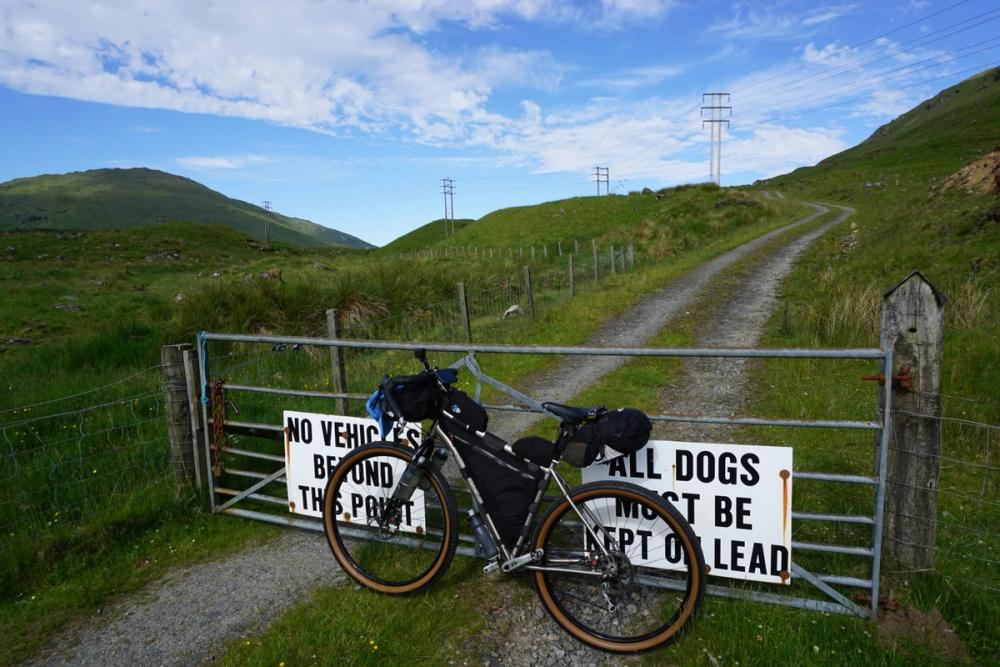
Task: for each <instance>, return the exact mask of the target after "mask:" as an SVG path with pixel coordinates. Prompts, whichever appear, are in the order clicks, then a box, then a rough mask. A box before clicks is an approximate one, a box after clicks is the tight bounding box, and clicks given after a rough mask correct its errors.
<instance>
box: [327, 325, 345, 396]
mask: <svg viewBox="0 0 1000 667" xmlns="http://www.w3.org/2000/svg"><path fill="white" fill-rule="evenodd" d="M326 337H327V338H329V339H330V340H338V339H339V338H340V311H339V310H337V309H336V308H331V309H330V310H328V311H326ZM330 371H331V373H332V374H333V391H334V392H336V393H338V394H343V393H345V392H346V391H347V374H346V371H345V369H344V352H343V350H341V349H340V348H339V347H337V346H335V345H331V346H330ZM334 406H335V407H336V409H337V414H339V415H346V414H347V399H346V398H336V399H334Z"/></svg>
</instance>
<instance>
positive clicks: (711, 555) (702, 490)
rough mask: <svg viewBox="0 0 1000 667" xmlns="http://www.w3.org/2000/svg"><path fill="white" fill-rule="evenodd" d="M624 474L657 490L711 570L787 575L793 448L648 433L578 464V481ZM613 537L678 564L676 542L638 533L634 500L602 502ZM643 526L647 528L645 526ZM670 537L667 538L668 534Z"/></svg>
mask: <svg viewBox="0 0 1000 667" xmlns="http://www.w3.org/2000/svg"><path fill="white" fill-rule="evenodd" d="M604 480H625V481H629V482H634V483H636V484H639V485H640V486H644V487H646V488H647V489H650V490H651V491H655V492H656V493H658V494H660V495H662V496H663V497H664V498H666V499H667V500H669V501H670V503H671V504H672V505H673V506H674V507H676V508H677V510H678V511H679V512H680V513H681V514H682V515H684V517H685V518H687V520H688V522H690V524H691V526H692V527H693V528H694V531H695V533H696V534H697V535H698V538H699V540H700V541H701V548H702V551H703V552H704V554H705V562H706V564H707V565H708V566H709V574H712V575H715V576H718V577H729V578H732V579H744V580H747V581H764V582H769V583H775V584H790V583H791V576H790V573H791V567H792V563H791V556H792V448H791V447H757V446H749V445H724V444H712V443H701V442H674V441H670V440H651V441H650V442H649V444H647V445H646V447H645V448H643V449H641V450H639V451H638V452H636V453H635V454H632V455H630V456H620V457H618V458H615V459H612V460H610V461H608V462H605V463H598V464H595V465H593V466H591V467H589V468H586V469H584V471H583V481H584V482H596V481H604ZM612 512H613V513H614V515H615V516H616V517H617V518H619V519H626V521H625V522H624V523H623V522H621V521H616V522H611V523H614V525H615V526H616V530H617V531H618V532H619V533H620V536H619V538H618V540H619V543H627V544H629V545H637V546H638V547H639V548H640V550H636V549H633V551H636V553H638V554H639V555H640V557H641V558H642V559H645V561H646V562H647V564H648V565H649V566H650V567H663V568H664V569H671V568H672V567H674V566H677V567H680V565H679V562H680V553H679V552H680V547H679V545H678V544H676V539H675V538H673V536H672V535H671V536H668V538H667V539H666V540H665V541H664V540H663V539H662V538H661V539H660V540H656V539H653V538H652V537H650V536H646V535H643V534H642V531H641V526H642V517H638V516H637V508H629V507H623V506H616V507H615V508H610V507H609V508H608V517H609V518H610V517H611V513H612ZM646 532H647V533H648V531H646ZM672 539H673V540H674V542H671V540H672Z"/></svg>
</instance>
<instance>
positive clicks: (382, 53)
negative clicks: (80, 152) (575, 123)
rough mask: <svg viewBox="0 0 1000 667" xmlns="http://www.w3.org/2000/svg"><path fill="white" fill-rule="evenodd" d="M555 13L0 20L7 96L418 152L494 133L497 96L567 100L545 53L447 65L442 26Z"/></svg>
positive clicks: (125, 10) (19, 13)
mask: <svg viewBox="0 0 1000 667" xmlns="http://www.w3.org/2000/svg"><path fill="white" fill-rule="evenodd" d="M551 11H554V10H553V9H552V7H551V5H550V3H549V2H547V1H545V0H473V1H466V2H462V3H450V2H445V1H444V0H437V1H433V0H396V1H394V2H393V1H389V0H372V1H371V2H367V3H361V2H337V3H333V4H331V3H318V2H312V1H310V0H298V1H290V2H285V3H281V4H277V3H273V2H269V1H265V0H258V2H255V3H251V4H248V3H245V2H243V3H221V4H219V3H217V4H209V3H203V2H178V1H176V0H148V1H146V2H143V3H140V4H139V5H136V4H135V3H133V2H125V1H124V0H108V1H107V2H105V3H102V4H99V5H98V4H91V3H84V2H76V3H66V2H63V1H60V0H37V1H35V2H21V3H17V4H16V5H11V4H7V6H6V7H4V8H2V9H0V25H2V26H3V27H2V28H0V83H2V84H4V85H7V86H9V87H12V88H14V89H17V90H20V91H23V92H27V93H34V94H45V95H57V96H63V97H70V98H75V99H81V100H87V101H95V102H105V103H110V104H118V105H124V106H139V107H151V108H162V109H171V110H176V111H183V112H194V113H210V114H218V115H228V116H240V117H246V118H253V119H259V120H267V121H271V122H275V123H280V124H285V125H291V126H296V127H303V128H308V129H312V130H317V131H321V132H334V133H339V132H344V131H351V130H359V131H364V132H371V131H386V130H390V129H402V130H404V131H406V132H408V133H411V134H412V135H413V136H414V137H415V138H416V139H417V140H421V141H439V140H442V139H443V138H446V137H455V136H462V134H463V133H464V132H466V131H468V126H469V125H474V124H476V123H483V122H490V121H491V116H490V114H488V113H487V112H486V103H487V101H488V99H489V98H490V95H491V94H492V93H493V92H494V90H495V89H496V88H497V87H502V86H526V87H530V86H537V87H549V88H551V87H554V86H557V85H558V83H559V80H560V77H561V72H560V68H559V65H558V64H557V63H556V62H555V61H554V59H553V58H552V56H551V55H550V54H548V53H546V52H542V51H537V50H536V51H515V50H500V49H484V50H482V51H480V52H478V53H474V54H472V55H471V56H468V57H466V58H461V57H459V56H448V55H443V54H441V53H439V52H436V51H434V50H432V49H431V48H430V47H428V46H426V45H425V44H424V43H423V42H422V41H421V40H420V39H419V37H418V35H419V34H420V33H423V32H426V31H428V30H431V29H433V28H434V27H435V26H437V25H438V24H440V23H441V22H443V21H457V22H460V23H465V24H466V25H467V26H469V27H472V28H476V27H487V26H490V25H492V24H494V23H495V22H496V21H499V20H500V19H501V18H502V17H505V16H508V15H510V16H515V17H520V18H531V17H534V16H538V15H542V14H545V13H546V12H551Z"/></svg>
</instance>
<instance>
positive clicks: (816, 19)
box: [802, 5, 857, 26]
mask: <svg viewBox="0 0 1000 667" xmlns="http://www.w3.org/2000/svg"><path fill="white" fill-rule="evenodd" d="M856 7H857V5H832V6H829V7H823V8H821V9H817V10H813V12H812V13H811V14H810V15H809V16H807V17H806V18H804V19H802V25H804V26H814V25H819V24H820V23H826V22H827V21H833V20H834V19H839V18H840V17H841V16H844V15H845V14H849V13H850V12H851V11H853V10H854V9H855V8H856Z"/></svg>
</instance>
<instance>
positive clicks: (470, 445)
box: [323, 350, 706, 653]
mask: <svg viewBox="0 0 1000 667" xmlns="http://www.w3.org/2000/svg"><path fill="white" fill-rule="evenodd" d="M416 356H417V358H418V359H419V360H420V361H421V362H423V365H424V371H423V372H421V373H419V374H417V375H412V376H397V377H392V378H386V379H385V380H384V381H383V382H382V384H381V385H380V387H379V389H378V390H376V392H375V394H373V395H372V398H371V399H369V402H368V407H369V412H371V413H372V414H373V416H374V417H376V419H377V420H379V421H380V422H381V424H382V427H383V436H384V434H385V433H386V432H387V430H388V429H389V428H401V427H402V426H403V425H404V424H406V423H407V422H413V421H419V420H424V419H429V420H431V426H430V428H429V429H428V430H427V436H426V437H424V438H423V439H422V441H421V442H420V443H419V444H414V446H403V445H399V444H394V443H391V442H375V443H371V444H368V445H364V446H362V447H359V448H357V449H355V450H354V451H352V452H351V453H349V454H347V455H346V456H345V457H344V458H343V459H342V460H341V461H340V462H339V464H338V465H337V466H336V468H335V469H334V471H333V472H332V474H331V475H330V477H329V481H328V483H327V486H326V490H325V496H324V505H323V524H324V529H325V532H326V537H327V542H328V543H329V545H330V549H331V551H332V552H333V555H334V557H335V558H336V560H337V561H338V563H339V564H340V565H341V567H342V568H343V569H344V570H345V571H346V572H347V573H348V574H349V575H350V576H351V577H353V578H354V579H355V580H356V581H357V582H359V583H360V584H362V585H364V586H366V587H368V588H370V589H373V590H375V591H378V592H381V593H388V594H397V595H398V594H410V593H414V592H416V591H419V590H422V589H424V588H426V587H427V586H430V585H431V584H432V583H434V582H435V581H436V580H437V579H438V578H439V577H440V576H441V575H442V574H443V573H444V572H445V570H446V569H447V568H448V565H449V564H450V563H451V560H452V558H453V557H454V555H455V551H456V548H457V544H458V539H459V534H458V533H459V531H458V506H457V504H456V501H455V497H454V494H453V492H452V490H451V488H450V487H449V485H448V484H447V482H446V481H445V477H444V475H443V474H442V470H441V466H442V464H443V463H444V462H445V461H446V460H447V459H448V458H452V459H453V460H454V461H455V463H456V464H457V467H458V470H459V471H460V473H461V476H462V479H463V481H464V482H465V486H466V487H467V490H468V492H469V493H470V496H471V499H472V509H471V510H469V525H470V527H471V528H472V533H473V535H474V537H475V541H476V543H477V544H478V552H480V553H481V554H482V555H483V556H484V557H485V558H486V561H487V564H486V566H485V567H484V568H483V570H484V572H486V573H489V572H494V571H496V570H500V571H501V572H503V573H505V574H511V573H515V572H521V571H527V572H530V573H531V576H532V579H533V583H534V586H535V590H536V592H537V593H538V596H539V599H540V600H541V603H542V605H543V606H544V607H545V609H546V611H547V612H548V613H549V615H550V616H551V617H552V618H553V619H554V620H555V621H556V623H558V624H559V625H560V626H561V627H562V628H563V629H564V630H566V631H567V632H569V633H570V634H571V635H572V636H573V637H575V638H576V639H578V640H580V641H582V642H584V643H585V644H588V645H590V646H592V647H595V648H598V649H601V650H604V651H609V652H616V653H639V652H645V651H649V650H652V649H655V648H658V647H661V646H664V645H667V644H669V643H671V642H672V641H674V640H675V639H676V638H677V637H678V636H680V634H681V633H682V632H683V631H684V630H685V629H686V628H687V627H688V625H689V623H690V622H691V620H692V619H693V618H694V617H695V615H696V614H697V612H698V609H699V607H700V605H701V603H702V600H703V598H704V595H705V576H706V568H705V561H704V557H703V555H702V551H701V547H700V544H699V542H698V539H697V537H696V536H695V534H694V532H693V530H692V529H691V526H690V525H689V524H688V522H687V521H686V520H685V518H684V517H683V516H682V515H681V514H680V513H679V512H678V511H677V510H675V509H674V508H673V506H671V505H670V503H669V502H668V501H667V500H666V499H664V498H662V497H661V496H658V495H656V494H654V493H652V492H651V491H648V490H646V489H643V488H642V487H640V486H637V485H635V484H630V483H623V482H592V483H589V484H583V485H580V486H577V487H574V488H570V487H569V485H568V484H567V482H566V481H565V479H563V477H562V476H561V475H560V474H559V473H558V472H557V471H556V466H557V464H559V462H560V461H562V460H566V461H568V462H570V463H571V464H573V465H576V466H577V467H585V466H586V465H590V464H591V463H593V462H594V461H595V460H597V459H598V458H599V457H600V456H601V455H602V453H603V450H604V445H603V443H602V442H601V440H608V436H607V433H605V434H603V436H602V434H601V433H600V431H601V430H602V429H601V426H602V424H604V425H605V426H607V424H608V423H611V422H612V421H613V420H612V419H611V418H610V417H609V415H614V414H619V415H621V414H625V413H624V412H623V411H617V413H616V412H615V411H612V412H608V411H607V410H606V409H605V408H604V407H591V408H577V407H571V406H566V405H561V404H557V403H543V404H541V405H542V406H543V407H544V409H545V410H546V412H548V413H549V414H551V415H553V416H555V417H557V418H559V419H560V428H559V437H558V439H557V440H556V441H555V442H552V441H549V440H546V439H543V438H537V437H535V438H523V439H521V440H518V441H517V442H515V443H514V444H513V445H511V444H509V443H507V442H505V441H504V440H502V439H501V438H499V437H497V436H496V435H494V434H492V433H490V432H489V431H487V430H486V425H487V422H488V417H487V415H486V411H485V409H484V408H483V407H482V406H481V405H479V403H477V402H475V401H474V400H472V399H471V398H470V397H469V396H468V395H467V394H465V392H462V391H461V390H459V389H457V388H455V387H453V386H452V385H453V384H454V383H455V382H456V381H457V377H458V373H457V370H456V369H453V368H446V369H437V368H432V367H431V366H430V364H429V363H428V361H427V357H426V354H424V353H423V351H420V350H418V351H417V354H416ZM635 413H638V416H637V415H636V414H635ZM628 415H629V416H630V417H632V418H635V419H636V420H638V422H640V426H639V436H642V433H641V431H642V425H641V421H642V420H645V425H646V426H645V436H644V437H638V438H633V441H628V437H621V436H622V434H621V433H618V434H617V435H618V436H620V437H618V440H617V441H615V438H614V436H615V435H616V434H614V433H612V434H611V437H610V439H611V440H612V441H613V442H612V443H611V447H612V448H615V449H616V450H617V451H619V452H621V451H623V450H624V451H625V453H628V452H629V450H631V451H635V450H637V449H638V448H640V447H641V446H644V445H645V443H646V441H647V440H648V436H649V426H648V425H649V420H648V418H647V417H645V415H642V414H641V413H639V412H638V411H632V412H631V413H628ZM619 422H621V419H619ZM603 430H604V431H607V430H608V429H607V428H604V429H603ZM626 435H627V434H626ZM640 440H641V443H640V442H639V441H640ZM595 442H596V444H595ZM616 443H617V445H618V446H617V447H615V444H616ZM637 443H638V444H637ZM552 482H554V483H555V486H556V487H557V491H558V494H557V495H556V497H555V499H554V500H552V501H551V503H550V504H549V506H548V508H547V510H546V511H545V513H544V515H541V518H538V517H539V516H540V512H541V510H542V505H543V502H544V500H545V499H546V492H547V491H548V489H549V486H550V483H552ZM526 498H527V502H526V501H525V499H526ZM338 519H339V520H338ZM536 519H537V521H536Z"/></svg>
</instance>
